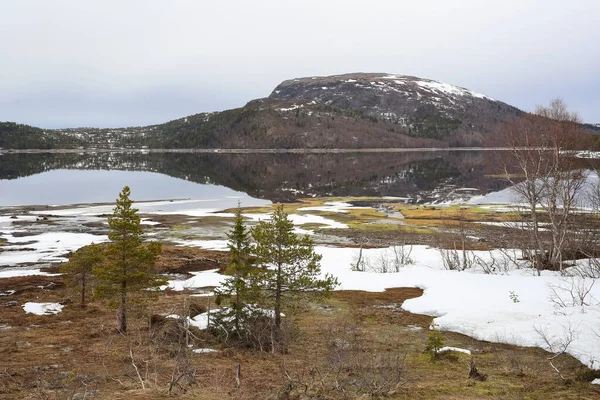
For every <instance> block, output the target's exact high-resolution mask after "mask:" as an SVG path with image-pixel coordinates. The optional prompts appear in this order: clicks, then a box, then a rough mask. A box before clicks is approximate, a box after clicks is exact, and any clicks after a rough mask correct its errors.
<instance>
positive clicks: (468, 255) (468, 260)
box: [438, 249, 484, 271]
mask: <svg viewBox="0 0 600 400" xmlns="http://www.w3.org/2000/svg"><path fill="white" fill-rule="evenodd" d="M438 252H439V253H440V256H441V257H442V264H443V265H444V268H445V269H447V270H450V271H464V270H466V269H471V268H473V267H474V266H476V265H481V264H484V261H483V260H482V259H481V258H480V257H478V256H477V255H476V254H475V253H474V252H473V251H472V250H464V251H462V250H456V249H438Z"/></svg>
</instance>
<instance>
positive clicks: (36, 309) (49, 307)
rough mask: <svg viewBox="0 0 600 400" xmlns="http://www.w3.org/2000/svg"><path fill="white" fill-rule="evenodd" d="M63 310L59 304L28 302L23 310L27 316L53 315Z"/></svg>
mask: <svg viewBox="0 0 600 400" xmlns="http://www.w3.org/2000/svg"><path fill="white" fill-rule="evenodd" d="M62 309H63V305H62V304H59V303H34V302H27V303H25V304H23V310H24V311H25V312H26V313H27V314H35V315H52V314H58V313H59V312H61V311H62Z"/></svg>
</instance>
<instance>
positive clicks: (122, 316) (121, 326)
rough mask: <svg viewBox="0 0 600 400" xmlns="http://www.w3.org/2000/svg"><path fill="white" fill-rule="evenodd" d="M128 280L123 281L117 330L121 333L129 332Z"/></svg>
mask: <svg viewBox="0 0 600 400" xmlns="http://www.w3.org/2000/svg"><path fill="white" fill-rule="evenodd" d="M126 309H127V281H125V280H123V281H122V282H121V304H120V305H119V313H118V317H117V318H118V321H117V323H118V325H117V330H118V331H119V333H125V332H127V311H126Z"/></svg>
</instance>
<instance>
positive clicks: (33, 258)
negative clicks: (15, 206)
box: [0, 232, 108, 266]
mask: <svg viewBox="0 0 600 400" xmlns="http://www.w3.org/2000/svg"><path fill="white" fill-rule="evenodd" d="M3 237H4V238H5V239H6V240H7V243H6V244H5V245H4V246H2V247H3V248H4V249H6V250H11V251H4V252H2V253H0V265H8V266H11V265H17V264H20V263H35V262H65V261H67V259H66V258H64V257H61V256H62V255H64V254H65V253H68V252H70V251H75V250H77V249H79V248H81V247H83V246H87V245H88V244H91V243H101V242H105V241H107V240H108V237H107V236H106V235H92V234H89V233H72V232H47V233H42V234H39V235H31V236H22V237H14V236H12V235H11V234H10V233H9V234H6V235H4V236H3ZM32 249H33V250H32Z"/></svg>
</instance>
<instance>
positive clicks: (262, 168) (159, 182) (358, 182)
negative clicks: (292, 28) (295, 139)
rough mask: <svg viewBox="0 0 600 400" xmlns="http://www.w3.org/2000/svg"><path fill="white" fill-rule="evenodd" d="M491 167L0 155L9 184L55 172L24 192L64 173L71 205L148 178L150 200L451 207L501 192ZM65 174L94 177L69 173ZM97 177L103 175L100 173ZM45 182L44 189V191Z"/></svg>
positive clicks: (426, 160) (367, 159) (463, 155)
mask: <svg viewBox="0 0 600 400" xmlns="http://www.w3.org/2000/svg"><path fill="white" fill-rule="evenodd" d="M494 160H495V157H494V154H493V152H491V151H434V152H427V151H423V152H420V151H419V152H417V151H414V152H413V151H411V152H396V153H326V154H299V153H293V154H289V153H286V154H264V153H260V154H258V153H245V154H225V153H219V154H211V153H150V154H143V153H139V152H136V153H126V152H123V153H97V154H93V153H67V154H61V153H6V154H2V155H0V179H3V180H13V179H18V178H22V177H26V176H31V175H35V174H40V173H42V172H47V171H53V170H59V171H53V173H52V174H44V175H40V178H39V179H38V180H36V179H31V178H30V179H29V180H30V182H29V183H27V185H29V189H28V190H37V191H38V192H43V191H46V192H47V191H50V190H52V181H53V180H56V179H58V180H60V177H61V174H63V175H62V176H63V178H64V179H68V180H70V181H71V182H72V184H71V186H72V187H71V189H70V190H69V191H68V193H65V196H72V198H73V201H70V203H75V202H94V201H103V200H95V199H94V198H93V196H92V197H88V199H87V200H85V199H84V198H85V196H83V198H79V197H78V196H79V195H78V194H80V193H82V192H90V190H91V191H92V192H94V191H102V190H104V191H110V193H109V195H110V196H111V197H110V199H112V198H113V197H115V196H116V193H118V191H119V190H120V188H118V186H121V187H122V186H123V185H124V184H128V185H130V186H131V187H132V189H134V188H135V187H136V182H143V181H144V180H146V181H147V180H148V179H150V180H151V182H150V184H148V185H146V186H151V187H153V188H155V192H156V193H158V194H159V196H158V197H156V196H155V194H154V192H152V193H151V194H150V195H149V196H150V197H152V196H155V197H154V199H156V198H161V199H172V198H201V197H203V196H204V197H205V196H208V197H211V196H212V197H215V196H224V197H236V196H235V194H234V195H231V196H230V195H229V194H227V193H225V192H223V193H221V192H219V191H218V190H217V191H216V192H214V190H216V189H214V188H213V189H209V188H208V187H203V188H202V192H201V193H196V192H194V190H191V187H187V185H189V183H190V182H194V183H197V184H203V185H218V186H225V187H227V188H229V189H232V190H233V191H236V192H243V193H246V194H248V195H249V196H251V197H254V198H260V199H267V200H271V201H291V200H293V199H295V198H299V197H312V196H319V197H321V196H391V197H403V198H407V201H409V202H415V203H423V202H429V201H446V200H452V199H453V198H456V197H459V198H460V196H461V195H462V194H465V193H469V194H485V193H488V192H490V191H496V190H500V189H503V188H504V187H506V186H507V184H506V182H503V181H501V180H499V179H495V178H491V177H490V175H494V174H498V172H499V171H498V170H497V167H496V166H495V162H494ZM63 170H82V171H85V170H96V171H95V172H93V173H92V172H91V171H88V172H77V173H74V172H73V171H63ZM98 170H108V171H103V173H100V172H98ZM114 170H121V171H144V172H155V173H158V174H162V175H167V176H170V177H173V178H179V179H181V180H184V181H189V182H179V184H175V183H173V182H170V181H169V180H168V179H160V177H156V176H154V174H136V173H129V174H113V175H112V176H111V174H110V173H109V172H110V171H114ZM66 174H70V175H69V176H67V175H66ZM44 182H45V183H46V185H43V183H44ZM111 183H112V184H111ZM147 183H148V182H147ZM3 185H4V187H3ZM112 186H115V187H112ZM184 186H186V188H183V187H184ZM90 188H95V189H90ZM465 188H466V189H467V190H464V189H465ZM188 189H190V190H188ZM10 190H12V191H19V190H23V188H17V189H12V188H11V187H8V186H7V184H6V181H3V182H2V181H0V202H1V203H2V204H3V205H8V204H7V203H6V202H7V201H13V202H14V201H17V199H18V197H19V194H18V193H13V194H12V195H11V196H10V199H12V200H3V199H2V196H3V195H4V197H9V196H7V195H6V191H10ZM211 190H212V191H213V192H211ZM113 192H114V193H113ZM40 196H42V195H41V194H40ZM144 196H145V195H144ZM144 196H142V197H144ZM146 197H148V196H146ZM139 199H140V200H141V199H142V198H139ZM80 200H81V201H80ZM104 201H106V200H104ZM109 201H110V200H109ZM20 204H24V203H22V202H21V203H20ZM39 204H48V202H45V203H39ZM63 204H66V202H63Z"/></svg>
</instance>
